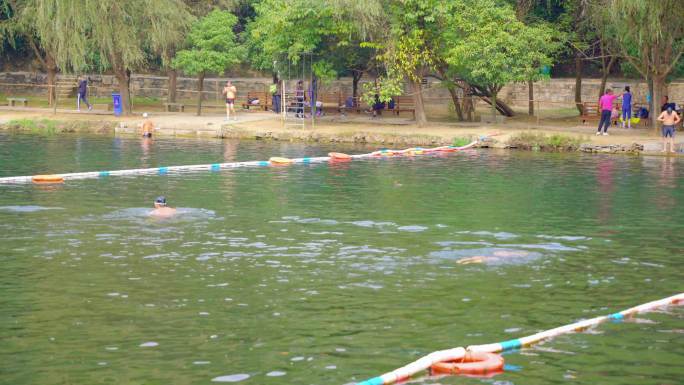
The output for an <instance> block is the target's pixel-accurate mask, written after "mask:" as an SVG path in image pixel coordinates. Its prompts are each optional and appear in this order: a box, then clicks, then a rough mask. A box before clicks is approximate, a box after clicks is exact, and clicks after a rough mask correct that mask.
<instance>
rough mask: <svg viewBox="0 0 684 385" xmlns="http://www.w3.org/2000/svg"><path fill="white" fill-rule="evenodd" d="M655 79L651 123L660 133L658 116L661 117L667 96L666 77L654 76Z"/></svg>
mask: <svg viewBox="0 0 684 385" xmlns="http://www.w3.org/2000/svg"><path fill="white" fill-rule="evenodd" d="M651 78H652V79H653V98H652V100H653V113H652V114H651V115H650V116H651V121H652V122H653V127H655V130H656V132H657V131H658V121H657V119H658V116H659V115H660V106H661V103H662V100H661V99H662V98H663V96H664V95H665V88H666V87H665V76H663V75H656V74H652V75H651Z"/></svg>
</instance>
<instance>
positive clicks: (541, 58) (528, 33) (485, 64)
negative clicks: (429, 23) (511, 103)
mask: <svg viewBox="0 0 684 385" xmlns="http://www.w3.org/2000/svg"><path fill="white" fill-rule="evenodd" d="M453 15H454V17H453V20H452V23H451V25H453V28H452V29H451V30H450V31H449V32H448V33H449V34H450V35H451V39H452V40H453V41H454V42H455V44H454V46H453V47H452V48H451V49H450V51H449V56H448V58H447V61H448V63H449V64H450V65H452V66H454V68H455V69H456V71H457V72H458V73H461V74H463V76H464V78H465V79H466V80H467V81H469V82H470V83H473V84H475V85H478V86H479V87H481V88H483V89H486V90H487V91H488V92H489V93H490V94H491V96H492V100H493V102H492V103H491V104H492V112H493V113H494V114H495V113H496V98H497V95H498V93H499V91H500V90H501V88H502V87H503V86H504V85H506V84H508V83H511V82H520V81H527V80H535V79H540V78H542V77H543V76H544V75H543V74H542V73H541V71H540V69H541V68H542V67H543V66H550V65H551V56H550V55H551V53H553V52H554V51H555V50H556V49H558V47H559V42H558V41H557V40H554V33H553V31H551V30H550V29H549V28H547V27H546V26H544V25H538V26H526V25H525V24H523V23H521V22H520V21H519V20H518V19H517V18H516V15H515V13H514V12H513V11H512V10H511V9H510V8H508V7H503V6H497V5H496V3H495V2H494V1H493V0H479V1H477V0H459V7H458V8H457V9H456V12H454V14H453Z"/></svg>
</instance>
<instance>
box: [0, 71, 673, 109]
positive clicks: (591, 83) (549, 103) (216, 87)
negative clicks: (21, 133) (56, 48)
mask: <svg viewBox="0 0 684 385" xmlns="http://www.w3.org/2000/svg"><path fill="white" fill-rule="evenodd" d="M89 76H90V79H91V83H90V85H91V86H92V87H91V90H90V94H91V95H93V96H108V95H110V94H111V93H112V92H113V91H117V90H118V89H117V84H118V83H117V80H116V78H115V77H114V76H112V75H89ZM226 80H228V79H227V78H207V79H205V81H204V93H203V95H204V96H203V99H204V100H206V101H208V102H209V103H211V102H212V101H215V102H217V103H221V100H222V97H221V90H222V88H223V84H224V83H225V81H226ZM231 80H232V81H233V84H235V86H236V87H237V88H238V94H239V95H238V96H239V99H243V98H245V97H246V95H247V93H248V92H250V91H260V92H263V91H267V90H268V87H269V85H270V84H271V82H272V80H271V79H270V78H232V79H231ZM369 80H370V79H362V81H361V84H360V85H359V92H361V90H362V84H363V83H364V82H367V81H369ZM57 81H58V82H60V81H61V82H64V83H69V82H73V84H74V86H73V87H74V88H73V90H72V92H73V93H75V85H76V84H75V80H74V77H73V76H66V75H58V76H57ZM46 84H47V76H46V74H43V73H35V72H4V73H0V92H3V93H4V94H6V95H40V94H45V92H46V87H45V85H46ZM177 84H178V91H177V92H178V97H179V98H180V99H194V98H196V97H197V91H196V90H197V79H195V78H186V77H179V78H178V82H177ZM625 85H630V86H631V87H632V92H633V93H634V102H635V103H645V102H646V93H647V92H648V87H647V85H646V83H645V82H643V81H636V80H619V81H617V80H612V81H609V82H608V84H607V86H608V87H612V88H613V89H615V90H616V91H620V92H621V90H622V89H623V88H624V86H625ZM291 86H294V81H293V82H292V83H291ZM599 86H600V80H599V79H584V80H583V82H582V100H584V101H595V100H597V99H598V90H599ZM167 87H168V78H167V77H166V76H154V75H132V77H131V92H132V93H133V94H134V95H135V96H144V97H151V98H158V99H160V100H164V99H165V98H166V97H167V94H168V90H167ZM321 92H340V93H341V94H342V95H344V96H350V95H351V94H352V82H351V78H341V79H339V80H336V81H333V82H330V83H329V84H325V85H323V86H322V91H321ZM668 94H669V95H670V100H671V101H674V102H676V103H677V104H684V81H675V82H672V83H670V85H669V90H668ZM425 97H426V101H427V103H428V104H430V105H431V107H436V106H439V105H443V106H445V107H444V108H445V109H446V108H447V106H448V105H449V103H448V102H449V100H450V96H449V93H448V91H447V90H446V89H445V88H444V87H442V86H441V84H440V82H439V81H438V80H436V79H433V78H430V79H429V81H428V83H427V85H426V86H425ZM499 97H500V98H502V99H504V100H505V101H506V102H507V103H509V104H511V105H513V106H517V107H521V108H524V107H526V106H527V98H528V91H527V84H524V83H519V84H511V85H509V86H506V87H504V89H503V90H502V91H501V93H500V94H499ZM535 99H537V100H539V101H540V106H539V107H540V108H542V109H549V108H563V107H574V105H575V101H574V100H575V80H574V79H551V80H548V81H542V82H537V83H535ZM428 107H430V106H428Z"/></svg>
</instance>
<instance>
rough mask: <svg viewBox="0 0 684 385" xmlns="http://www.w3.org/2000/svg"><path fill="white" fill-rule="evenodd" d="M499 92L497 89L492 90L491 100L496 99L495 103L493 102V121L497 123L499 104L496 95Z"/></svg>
mask: <svg viewBox="0 0 684 385" xmlns="http://www.w3.org/2000/svg"><path fill="white" fill-rule="evenodd" d="M497 94H498V92H497V91H493V92H492V96H491V100H493V101H494V103H491V106H492V119H493V120H492V123H496V105H497V100H496V95H497Z"/></svg>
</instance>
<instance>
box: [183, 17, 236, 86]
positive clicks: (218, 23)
mask: <svg viewBox="0 0 684 385" xmlns="http://www.w3.org/2000/svg"><path fill="white" fill-rule="evenodd" d="M235 23H237V17H235V15H233V14H231V13H230V12H226V11H219V10H214V11H212V12H210V13H209V14H208V15H207V16H205V17H204V18H202V19H200V20H198V21H197V22H196V23H195V24H193V26H192V28H191V30H190V33H189V34H188V38H187V45H188V49H185V50H181V51H179V52H178V53H177V54H176V57H175V58H174V59H173V64H172V65H173V67H174V68H178V69H181V70H183V72H185V73H186V74H189V75H198V74H203V73H205V72H212V73H219V74H220V73H223V72H224V71H225V70H226V68H228V67H229V66H231V65H235V64H237V63H239V62H240V61H241V59H242V57H243V56H244V54H245V50H244V48H243V47H242V46H241V45H239V44H238V43H237V39H236V36H235V34H234V33H233V27H234V26H235Z"/></svg>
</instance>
